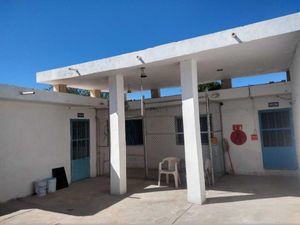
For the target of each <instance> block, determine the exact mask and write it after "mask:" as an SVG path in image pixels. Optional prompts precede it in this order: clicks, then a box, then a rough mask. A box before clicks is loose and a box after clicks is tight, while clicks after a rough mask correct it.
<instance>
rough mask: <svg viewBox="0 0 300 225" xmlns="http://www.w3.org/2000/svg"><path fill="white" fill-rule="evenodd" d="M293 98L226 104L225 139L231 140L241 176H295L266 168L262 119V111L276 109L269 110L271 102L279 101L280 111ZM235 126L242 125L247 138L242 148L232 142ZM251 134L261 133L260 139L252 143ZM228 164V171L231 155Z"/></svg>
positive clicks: (246, 100)
mask: <svg viewBox="0 0 300 225" xmlns="http://www.w3.org/2000/svg"><path fill="white" fill-rule="evenodd" d="M290 98H291V96H290V94H285V95H279V96H264V97H255V98H252V99H251V98H243V99H236V100H226V101H223V104H224V105H223V106H222V117H223V129H224V137H225V138H226V139H227V140H229V145H230V153H231V157H232V161H233V166H234V169H235V171H236V173H237V174H272V173H276V174H278V173H287V174H288V173H293V172H291V171H274V170H272V171H271V170H269V171H268V170H265V169H264V168H263V161H262V146H261V138H260V128H259V117H258V111H259V110H265V109H275V108H269V106H268V103H269V102H279V107H276V108H290V107H291V104H290V103H291V100H290ZM233 124H242V126H243V131H244V132H245V133H246V135H247V141H246V143H245V144H243V145H240V146H238V145H235V144H234V143H232V142H231V141H230V135H231V132H232V125H233ZM251 134H257V135H258V140H256V141H255V140H254V141H252V140H251ZM226 165H227V169H228V166H229V161H228V157H227V155H226Z"/></svg>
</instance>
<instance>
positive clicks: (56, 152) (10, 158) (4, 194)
mask: <svg viewBox="0 0 300 225" xmlns="http://www.w3.org/2000/svg"><path fill="white" fill-rule="evenodd" d="M78 112H82V113H84V114H85V119H90V135H91V136H90V144H91V145H90V146H91V147H90V157H91V162H90V165H91V167H90V174H91V176H92V177H93V176H96V136H95V133H96V132H95V129H96V128H95V125H96V124H95V110H94V109H89V108H87V107H75V106H72V107H69V106H66V105H57V104H44V103H34V102H26V101H11V100H1V99H0V127H1V129H0V180H1V185H0V190H1V191H0V202H3V201H6V200H9V199H12V198H17V197H23V196H26V195H30V194H32V193H33V181H35V180H39V179H43V178H47V177H50V176H51V169H52V168H55V167H61V166H63V167H65V170H66V174H67V178H68V181H69V183H70V180H71V177H70V176H71V171H70V166H71V161H70V160H71V159H70V119H72V118H76V117H77V113H78Z"/></svg>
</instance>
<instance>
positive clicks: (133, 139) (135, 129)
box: [125, 119, 144, 145]
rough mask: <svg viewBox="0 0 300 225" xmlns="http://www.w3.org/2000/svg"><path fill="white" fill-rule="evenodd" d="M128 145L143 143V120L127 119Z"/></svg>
mask: <svg viewBox="0 0 300 225" xmlns="http://www.w3.org/2000/svg"><path fill="white" fill-rule="evenodd" d="M125 125H126V145H143V144H144V138H143V120H142V119H134V120H126V123H125Z"/></svg>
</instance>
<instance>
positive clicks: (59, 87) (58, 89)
mask: <svg viewBox="0 0 300 225" xmlns="http://www.w3.org/2000/svg"><path fill="white" fill-rule="evenodd" d="M53 91H55V92H63V93H67V85H65V84H55V85H53Z"/></svg>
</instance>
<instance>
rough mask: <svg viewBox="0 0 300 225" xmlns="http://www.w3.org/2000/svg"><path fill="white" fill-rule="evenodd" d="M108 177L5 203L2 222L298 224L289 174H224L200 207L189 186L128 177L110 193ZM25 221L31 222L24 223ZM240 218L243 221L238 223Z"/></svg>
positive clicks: (297, 197)
mask: <svg viewBox="0 0 300 225" xmlns="http://www.w3.org/2000/svg"><path fill="white" fill-rule="evenodd" d="M109 189H110V186H109V178H108V177H97V178H91V179H87V180H84V181H80V182H77V183H73V184H72V185H71V186H70V187H69V188H67V189H63V190H59V191H57V192H56V193H51V194H49V195H47V196H46V197H44V198H38V197H37V196H31V197H26V198H22V199H17V200H12V201H10V202H7V203H5V204H1V205H0V223H1V224H20V223H21V224H36V223H39V224H46V223H47V224H62V225H63V224H75V223H76V224H95V223H97V224H237V223H238V224H297V223H298V222H299V220H300V216H299V212H298V211H299V210H298V209H299V207H300V181H299V179H298V178H297V177H288V176H280V177H277V176H259V177H258V176H224V177H223V178H221V179H220V180H219V181H218V182H217V184H216V185H215V186H214V187H213V188H211V189H209V190H207V192H206V198H207V200H206V202H205V204H204V205H202V206H200V205H197V204H191V203H188V202H187V201H186V192H187V190H186V189H177V190H175V189H173V188H168V187H166V186H162V187H157V184H156V182H152V181H145V180H140V179H128V189H127V191H128V192H127V194H125V195H122V196H113V195H110V194H109ZM25 221H26V222H25ZM237 221H238V222H237Z"/></svg>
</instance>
